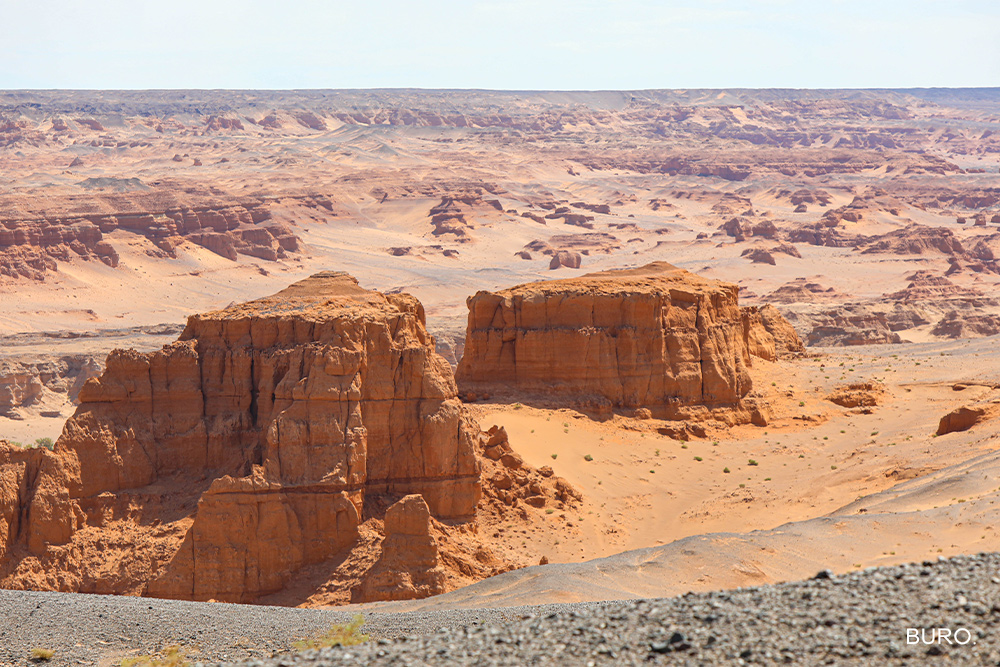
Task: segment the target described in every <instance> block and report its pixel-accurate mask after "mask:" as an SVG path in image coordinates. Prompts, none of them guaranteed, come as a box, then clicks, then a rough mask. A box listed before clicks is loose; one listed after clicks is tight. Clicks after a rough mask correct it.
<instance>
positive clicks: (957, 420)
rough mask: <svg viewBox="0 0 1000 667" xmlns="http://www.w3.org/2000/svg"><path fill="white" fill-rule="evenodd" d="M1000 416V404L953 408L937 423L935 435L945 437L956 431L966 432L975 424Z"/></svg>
mask: <svg viewBox="0 0 1000 667" xmlns="http://www.w3.org/2000/svg"><path fill="white" fill-rule="evenodd" d="M997 414H1000V403H988V404H984V405H974V406H964V405H963V406H962V407H960V408H955V409H954V410H952V411H951V412H949V413H948V414H946V415H945V416H944V417H941V421H940V422H939V423H938V429H937V434H938V435H947V434H948V433H956V432H958V431H968V430H969V429H970V428H972V427H973V426H975V425H976V424H980V423H982V422H984V421H986V420H988V419H992V418H993V417H995V416H997Z"/></svg>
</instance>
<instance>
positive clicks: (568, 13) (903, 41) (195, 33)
mask: <svg viewBox="0 0 1000 667" xmlns="http://www.w3.org/2000/svg"><path fill="white" fill-rule="evenodd" d="M916 86H954V87H959V86H1000V0H796V1H793V0H756V1H754V2H749V1H746V0H743V1H741V0H701V1H695V0H660V1H653V0H605V1H603V2H602V1H597V0H575V1H572V2H571V1H568V0H440V1H436V2H435V1H433V0H428V1H424V2H420V1H416V0H369V1H367V2H366V1H365V0H352V1H350V2H341V1H340V0H309V1H306V0H284V1H279V2H275V1H273V0H167V1H166V2H149V1H148V0H96V1H95V0H88V1H86V2H84V1H82V0H0V88H376V87H420V88H492V89H519V90H526V89H574V90H575V89H641V88H695V87H698V88H721V87H797V88H843V87H852V88H853V87H916Z"/></svg>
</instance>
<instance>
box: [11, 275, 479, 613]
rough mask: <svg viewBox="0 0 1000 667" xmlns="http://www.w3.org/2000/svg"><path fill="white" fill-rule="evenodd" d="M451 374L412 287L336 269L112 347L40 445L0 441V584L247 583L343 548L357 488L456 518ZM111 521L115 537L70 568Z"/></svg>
mask: <svg viewBox="0 0 1000 667" xmlns="http://www.w3.org/2000/svg"><path fill="white" fill-rule="evenodd" d="M456 392H457V390H456V386H455V382H454V379H453V377H452V374H451V368H450V366H449V365H448V363H447V362H446V361H445V360H444V359H442V358H441V357H440V356H438V355H437V354H436V353H435V352H434V342H433V339H432V337H431V336H430V335H429V334H427V332H426V329H425V328H424V313H423V309H422V307H421V305H420V303H419V302H418V301H417V300H416V299H415V298H413V297H411V296H409V295H382V294H379V293H377V292H370V291H367V290H364V289H362V288H360V287H359V286H358V284H357V282H356V281H355V280H354V279H353V278H351V277H350V276H347V275H346V274H341V273H323V274H318V275H316V276H313V277H311V278H309V279H307V280H304V281H301V282H299V283H296V284H295V285H292V286H291V287H289V288H288V289H286V290H284V291H282V292H280V293H278V294H276V295H274V296H273V297H268V298H265V299H260V300H258V301H253V302H250V303H247V304H241V305H237V306H231V307H229V308H227V309H225V310H222V311H218V312H214V313H208V314H205V315H196V316H193V317H192V318H190V320H189V322H188V326H187V328H186V329H185V331H184V332H183V334H182V335H181V337H180V340H178V341H177V342H176V343H173V344H171V345H168V346H166V347H165V348H163V349H162V350H160V351H158V352H154V353H150V354H140V353H137V352H134V351H122V350H119V351H116V352H114V353H112V354H111V355H110V356H109V358H108V361H107V368H106V370H105V372H104V374H103V375H101V377H99V378H96V379H93V380H91V381H89V382H87V384H86V385H85V386H84V387H83V389H82V390H81V392H80V407H79V408H78V410H77V412H76V414H75V415H74V416H73V417H72V418H71V419H70V420H69V421H68V422H67V424H66V426H65V429H64V431H63V434H62V436H61V437H60V439H59V441H58V442H57V444H56V447H55V452H54V453H52V454H49V453H47V452H40V453H38V454H34V453H32V454H31V456H36V457H37V456H40V457H41V458H40V460H39V461H37V462H28V463H23V462H20V458H19V457H20V454H18V453H17V452H13V453H6V454H4V453H2V452H0V524H3V525H6V526H7V528H6V532H7V538H6V544H7V546H6V547H4V538H3V531H0V568H2V569H0V577H2V579H0V583H2V584H3V585H4V586H5V587H42V588H57V589H60V590H84V591H87V590H93V591H95V592H115V593H118V592H138V593H145V594H149V595H156V596H161V597H177V598H185V599H195V600H208V599H216V600H228V601H247V600H252V599H254V598H256V597H258V596H260V595H262V594H267V593H271V592H275V591H279V590H281V589H282V588H283V587H284V586H285V585H286V584H288V582H289V581H290V579H291V577H292V576H293V574H294V573H295V572H296V571H297V570H299V569H300V568H302V567H304V566H307V565H310V564H315V563H319V562H322V561H324V560H327V559H329V558H331V557H332V556H334V555H336V554H337V553H339V552H341V551H343V550H344V549H346V548H348V547H349V546H350V545H351V544H352V543H353V542H354V541H355V540H356V539H357V536H358V525H359V523H360V522H361V520H362V517H363V516H364V511H365V496H366V494H392V495H405V494H409V493H419V494H421V495H422V496H423V498H424V499H425V500H426V502H427V505H428V506H429V508H430V511H431V512H432V513H433V514H434V515H435V516H438V517H468V516H470V515H472V514H473V513H474V511H475V507H476V504H477V502H478V500H479V497H480V493H481V491H480V485H479V464H478V463H477V461H476V458H475V453H474V448H473V441H474V438H477V437H478V434H479V430H478V427H477V426H476V425H475V424H474V423H472V422H471V421H470V420H469V418H468V417H466V416H465V414H464V413H463V411H462V409H461V404H460V402H459V401H458V399H457V398H456ZM4 456H6V457H7V458H6V459H5V458H3V457H4ZM11 457H13V458H11ZM21 458H23V457H21ZM7 459H11V460H10V461H7ZM32 466H34V467H35V468H37V473H33V474H29V473H28V471H30V470H32V469H33V468H32ZM32 477H33V479H32ZM109 525H114V526H115V530H116V531H117V532H116V535H120V539H121V541H122V543H123V544H125V546H126V549H125V551H126V553H124V554H123V555H122V556H121V558H120V560H119V561H118V562H116V563H114V564H112V565H111V566H110V568H111V569H112V570H113V572H108V571H107V570H108V567H107V566H106V567H105V568H103V570H104V573H103V574H102V568H101V567H96V565H95V564H94V563H91V566H89V567H88V566H84V567H81V566H80V562H81V561H87V560H88V559H90V560H93V559H94V558H95V554H94V553H93V549H95V548H99V547H97V546H96V543H97V542H100V538H99V536H98V532H99V529H102V528H104V529H106V527H107V526H109ZM0 527H2V525H0ZM105 541H107V540H106V538H105ZM143 549H145V551H143ZM5 551H6V553H7V555H6V557H3V556H4V553H5ZM131 552H134V553H133V555H131V556H130V555H129V553H131ZM74 554H75V556H74ZM74 558H75V561H74ZM74 563H75V565H74ZM95 570H96V571H95Z"/></svg>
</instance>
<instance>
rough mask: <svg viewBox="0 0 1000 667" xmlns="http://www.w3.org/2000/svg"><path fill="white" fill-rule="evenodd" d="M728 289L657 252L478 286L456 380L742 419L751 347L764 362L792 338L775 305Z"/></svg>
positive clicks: (594, 402) (605, 411)
mask: <svg viewBox="0 0 1000 667" xmlns="http://www.w3.org/2000/svg"><path fill="white" fill-rule="evenodd" d="M738 292H739V288H738V287H737V286H736V285H733V284H729V283H724V282H720V281H716V280H709V279H705V278H701V277H699V276H696V275H694V274H692V273H689V272H687V271H684V270H683V269H678V268H677V267H674V266H672V265H670V264H667V263H666V262H654V263H652V264H648V265H646V266H643V267H640V268H636V269H627V270H615V271H602V272H599V273H590V274H587V275H583V276H580V277H577V278H569V279H565V280H553V281H542V282H536V283H529V284H526V285H519V286H517V287H512V288H510V289H506V290H502V291H500V292H496V293H493V292H478V293H477V294H476V295H475V296H473V297H470V298H469V299H468V306H469V324H468V330H467V333H466V339H465V353H464V355H463V357H462V360H461V363H460V364H459V366H458V371H457V380H458V383H459V386H460V388H461V390H462V392H463V394H464V395H467V396H468V397H470V398H475V397H477V396H480V395H483V394H493V393H515V394H517V395H523V396H525V397H526V398H529V397H530V398H538V399H539V400H543V401H548V402H553V401H555V402H566V403H570V404H572V405H574V406H576V407H579V408H581V409H584V410H587V411H589V412H595V413H598V414H601V415H604V416H607V415H609V414H610V413H611V412H613V411H615V410H621V409H648V410H650V412H651V414H652V415H653V416H654V417H657V418H661V419H703V418H710V417H714V418H718V419H722V420H724V421H727V422H741V421H743V422H745V421H750V420H751V419H753V418H754V411H755V408H754V406H752V405H750V404H749V403H748V402H747V401H745V400H744V397H746V396H747V394H748V393H749V391H750V389H751V385H752V382H751V379H750V374H749V372H748V367H749V366H750V364H751V363H752V356H759V357H762V358H765V359H772V360H773V359H774V358H775V357H776V356H777V355H779V354H780V353H782V352H791V351H796V350H799V349H801V342H800V341H798V337H797V336H796V335H795V332H794V331H793V330H792V329H791V327H790V326H788V325H787V322H784V320H783V318H781V316H780V315H777V318H775V315H776V314H777V311H775V310H774V309H769V310H767V311H766V312H763V313H762V312H759V311H757V309H756V308H748V309H741V308H740V307H739V303H738ZM772 311H773V312H772ZM775 334H777V340H776V337H775Z"/></svg>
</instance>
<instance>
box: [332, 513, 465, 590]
mask: <svg viewBox="0 0 1000 667" xmlns="http://www.w3.org/2000/svg"><path fill="white" fill-rule="evenodd" d="M384 524H385V540H384V541H383V542H382V556H381V557H380V558H379V560H378V562H376V563H375V565H374V566H373V567H372V568H371V569H370V570H369V571H368V572H367V573H366V574H365V578H364V579H363V580H362V582H361V584H360V585H359V586H357V587H356V588H355V589H354V590H353V591H352V592H351V600H352V602H375V601H380V600H417V599H420V598H426V597H430V596H431V595H437V594H439V593H443V592H444V590H445V573H444V570H443V568H442V567H441V561H440V558H439V553H438V546H437V542H435V540H434V537H433V536H432V535H431V513H430V510H429V509H428V507H427V503H426V502H424V499H423V497H421V496H420V495H419V494H413V495H409V496H406V497H405V498H403V499H402V500H400V501H399V502H398V503H396V504H395V505H393V506H392V507H390V508H389V509H388V510H386V513H385V522H384Z"/></svg>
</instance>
